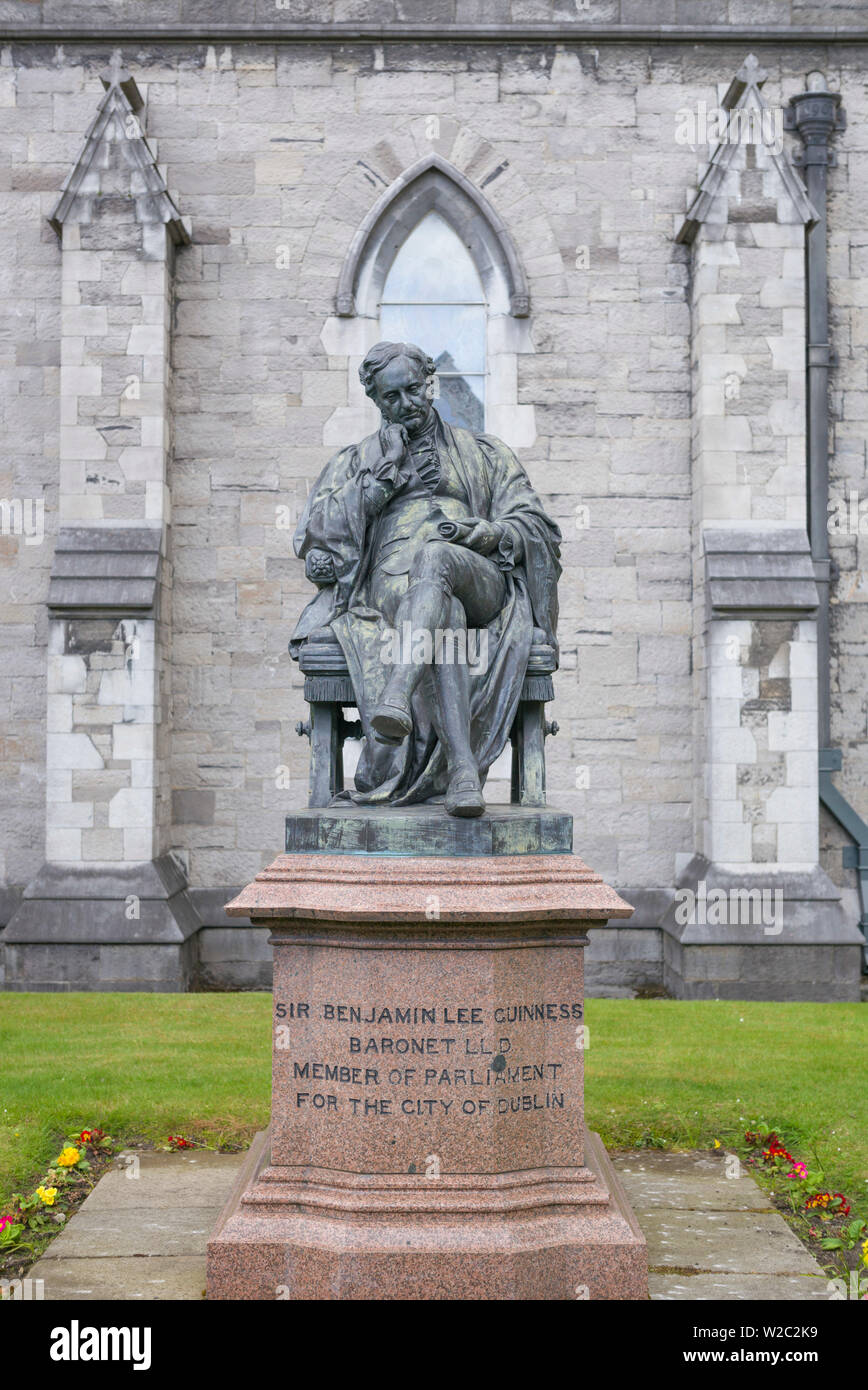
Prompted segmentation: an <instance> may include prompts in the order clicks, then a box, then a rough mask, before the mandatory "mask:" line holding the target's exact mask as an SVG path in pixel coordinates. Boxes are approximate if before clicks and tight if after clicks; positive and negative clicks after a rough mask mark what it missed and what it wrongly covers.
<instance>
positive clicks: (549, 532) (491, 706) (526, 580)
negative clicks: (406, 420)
mask: <svg viewBox="0 0 868 1390" xmlns="http://www.w3.org/2000/svg"><path fill="white" fill-rule="evenodd" d="M437 444H438V452H440V453H441V454H442V451H445V452H446V454H447V455H448V460H449V461H450V462H451V465H452V468H453V469H454V471H455V473H456V474H457V476H458V478H459V480H460V482H461V484H462V485H463V489H464V492H465V494H466V497H467V502H468V512H469V515H471V516H475V517H479V518H482V519H484V520H487V521H495V522H499V523H501V525H502V526H503V527H504V538H503V540H502V541H501V543H500V546H499V548H498V549H497V550H496V551H494V552H493V553H492V554H491V555H490V556H489V559H491V560H493V561H494V563H495V564H496V565H497V566H498V568H499V569H501V571H502V572H503V575H504V579H505V581H506V601H505V603H504V606H503V608H502V609H501V611H500V612H499V613H498V614H497V616H496V617H495V619H494V620H493V621H492V622H491V623H490V624H489V625H488V629H487V663H486V665H485V669H478V670H474V668H473V667H472V666H471V667H470V715H471V723H470V743H471V748H472V749H473V753H474V757H475V758H476V759H477V762H478V765H479V771H480V775H481V776H482V777H484V776H485V774H486V773H487V771H488V769H489V767H490V766H491V764H492V763H493V762H494V760H495V759H496V758H497V757H498V756H499V754H500V753H501V752H502V750H503V748H504V746H505V744H506V740H507V738H508V736H509V731H510V728H511V727H512V722H513V719H514V718H515V713H516V709H517V706H518V701H519V697H520V694H521V687H522V682H523V680H524V675H525V670H526V667H527V660H528V655H529V653H530V647H531V641H532V637H533V628H534V627H537V628H539V629H541V630H542V632H543V633H544V634H545V641H546V642H547V643H549V644H550V645H551V646H553V647H554V648H555V650H557V637H556V632H557V620H558V603H557V582H558V578H559V576H560V573H561V566H560V563H559V555H560V550H559V542H560V539H561V535H560V531H559V530H558V528H557V526H556V525H555V524H554V522H553V521H551V520H550V518H549V517H548V516H547V515H546V513H545V512H544V510H543V507H542V504H541V502H540V500H539V498H538V497H537V495H536V493H535V492H534V490H533V488H532V487H531V485H530V481H529V479H528V476H527V474H526V473H525V471H524V469H523V467H522V465H521V464H520V463H519V461H518V459H517V458H516V457H515V455H514V454H513V452H512V451H511V450H510V449H509V448H507V446H506V445H505V444H503V443H502V442H501V441H500V440H499V439H495V438H493V437H492V436H489V435H485V434H474V433H472V432H471V431H470V430H466V429H459V428H456V427H455V426H451V425H449V424H447V423H446V422H445V421H444V420H442V419H440V418H439V416H438V419H437ZM381 459H382V452H381V447H380V441H379V434H378V433H375V434H372V435H369V436H368V437H367V438H366V439H364V440H362V442H361V443H360V444H358V445H351V446H350V447H349V448H346V449H341V450H340V451H339V452H338V453H337V454H335V455H334V457H333V458H332V459H330V460H329V462H328V463H327V464H326V466H325V468H324V469H323V472H322V473H321V474H320V477H319V478H318V480H317V482H316V484H315V486H314V488H313V490H312V491H311V493H310V496H309V497H308V501H307V505H306V507H305V510H304V513H303V515H302V517H301V520H300V522H299V524H298V528H297V530H296V533H295V537H294V547H295V552H296V554H297V555H298V556H300V557H301V558H305V557H306V556H307V554H308V552H309V551H311V550H317V551H325V552H327V554H328V555H329V556H331V559H332V562H333V565H334V573H335V576H336V582H335V583H333V584H327V585H325V586H324V587H323V588H321V589H320V590H319V592H318V593H317V594H316V596H315V597H314V598H313V599H311V601H310V603H309V604H308V605H307V607H306V608H305V609H304V611H303V612H302V614H301V617H300V619H299V621H298V624H297V626H296V629H295V632H294V633H293V636H292V640H291V642H290V650H291V652H292V653H293V655H294V656H297V654H298V649H299V647H300V646H301V644H302V643H303V642H304V641H305V639H306V638H307V636H308V635H309V634H310V633H311V632H313V631H314V629H316V628H320V627H326V626H329V625H330V626H331V628H332V630H333V632H334V634H335V636H336V637H337V640H338V641H339V643H340V645H341V648H342V650H343V653H344V656H345V658H346V662H347V667H348V669H349V673H350V677H351V679H352V683H353V690H354V692H355V696H356V704H357V707H358V710H359V716H360V718H361V722H362V727H363V730H364V733H365V743H364V749H363V752H362V755H361V757H360V759H359V765H358V768H357V770H356V779H355V780H356V790H355V791H347V792H345V793H342V794H341V796H340V797H339V798H338V799H341V800H351V801H354V802H359V803H385V802H390V803H392V804H394V805H408V804H410V803H414V802H421V801H428V800H431V799H434V798H438V797H442V795H443V793H444V792H445V789H446V785H447V780H448V778H447V767H446V755H445V750H444V749H443V747H442V746H441V745H440V742H439V740H438V738H437V735H436V732H435V730H434V728H433V726H432V722H431V713H430V711H431V707H432V703H433V694H434V692H433V690H432V683H433V682H432V678H431V674H430V670H426V672H425V675H424V676H423V679H422V680H421V681H420V682H419V685H418V686H417V687H416V690H415V692H414V695H413V700H412V713H413V732H412V733H411V734H410V736H409V737H408V738H406V739H405V740H404V741H403V742H402V743H401V744H400V745H398V746H397V747H396V746H392V745H388V744H384V743H382V742H380V741H379V740H378V739H376V737H375V735H374V732H373V730H372V728H371V725H370V713H371V712H372V710H373V708H374V706H375V705H376V704H377V703H378V702H379V700H380V698H381V696H382V693H383V690H384V687H385V683H386V679H387V675H388V670H389V668H388V666H387V665H386V664H384V660H383V649H384V640H385V637H386V634H387V632H388V631H389V625H388V623H387V621H386V619H385V617H384V615H383V614H382V613H381V612H379V611H378V610H377V609H376V607H374V606H373V605H372V603H371V594H370V592H369V590H370V587H371V586H370V584H369V577H370V575H371V572H372V569H373V568H374V566H375V565H376V563H377V559H378V533H380V532H381V531H382V530H383V529H384V527H383V519H384V517H385V514H386V513H387V512H388V509H389V507H391V506H393V505H400V503H401V498H402V493H401V492H398V493H396V494H395V495H394V497H393V498H392V499H391V500H390V501H389V502H387V503H386V506H385V507H384V508H383V510H382V512H380V513H379V514H378V515H376V516H368V514H367V510H366V506H365V501H366V490H367V488H368V487H369V485H370V482H371V479H370V475H371V473H372V472H373V470H374V469H375V468H376V467H377V465H378V464H379V463H380V462H381ZM435 501H436V498H435ZM516 541H518V542H519V544H518V546H516ZM516 556H519V558H518V561H517V563H516V562H515V557H516ZM480 636H481V634H480ZM469 646H470V648H471V650H472V644H469ZM481 649H482V650H485V647H484V645H483V646H482V648H481ZM476 650H480V647H477V648H476ZM480 668H481V663H480Z"/></svg>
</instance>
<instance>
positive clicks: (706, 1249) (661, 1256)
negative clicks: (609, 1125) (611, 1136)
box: [612, 1149, 829, 1302]
mask: <svg viewBox="0 0 868 1390" xmlns="http://www.w3.org/2000/svg"><path fill="white" fill-rule="evenodd" d="M612 1162H613V1164H614V1166H615V1168H616V1170H617V1172H618V1176H619V1177H620V1179H621V1181H622V1182H623V1184H624V1187H625V1189H626V1192H627V1196H628V1197H629V1199H630V1204H631V1206H632V1207H633V1210H634V1212H635V1213H636V1218H637V1220H638V1222H639V1225H640V1226H641V1227H642V1230H643V1231H644V1233H645V1239H646V1240H647V1242H648V1264H649V1268H650V1273H649V1276H648V1288H649V1292H650V1295H651V1297H652V1299H687V1300H706V1299H708V1300H717V1299H739V1300H743V1299H750V1298H760V1299H768V1300H771V1301H774V1302H778V1301H789V1300H792V1299H796V1300H802V1299H814V1298H822V1299H826V1300H828V1298H829V1291H828V1289H827V1287H826V1285H827V1278H826V1275H825V1274H824V1273H823V1271H822V1270H821V1269H820V1266H819V1265H818V1264H817V1262H816V1261H815V1260H814V1258H813V1256H812V1255H809V1253H808V1251H807V1250H806V1249H805V1247H804V1245H803V1244H802V1242H801V1241H800V1240H799V1239H798V1237H797V1236H795V1235H794V1234H793V1232H792V1231H791V1230H790V1228H789V1226H788V1225H787V1223H786V1221H784V1219H783V1217H782V1216H780V1215H779V1213H778V1212H776V1211H775V1209H774V1207H773V1206H772V1204H771V1202H770V1201H769V1199H768V1198H767V1197H766V1196H765V1194H764V1193H763V1192H761V1191H760V1189H759V1188H758V1187H757V1185H756V1183H755V1182H754V1180H753V1178H752V1177H750V1176H749V1175H748V1174H747V1173H746V1172H744V1171H742V1175H741V1176H740V1177H732V1178H728V1177H727V1176H726V1157H725V1155H724V1154H721V1156H720V1157H719V1158H718V1157H711V1156H709V1155H702V1154H695V1153H684V1154H678V1153H663V1152H661V1151H659V1150H647V1149H643V1150H642V1151H641V1152H639V1153H628V1154H618V1155H617V1156H615V1157H613V1160H612Z"/></svg>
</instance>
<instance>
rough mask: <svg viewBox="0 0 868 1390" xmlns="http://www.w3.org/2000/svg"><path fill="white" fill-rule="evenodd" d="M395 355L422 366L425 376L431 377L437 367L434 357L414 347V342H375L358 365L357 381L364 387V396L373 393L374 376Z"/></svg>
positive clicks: (393, 358)
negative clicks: (407, 358)
mask: <svg viewBox="0 0 868 1390" xmlns="http://www.w3.org/2000/svg"><path fill="white" fill-rule="evenodd" d="M396 357H409V359H410V361H411V362H415V363H416V365H417V366H419V367H421V368H422V371H423V372H424V373H425V375H426V377H432V376H433V375H434V373H435V372H436V370H437V368H436V367H435V365H434V359H433V358H432V357H429V356H428V354H427V352H423V351H422V349H421V348H419V347H416V344H415V343H375V344H374V346H373V347H372V348H371V350H370V352H369V353H368V355H367V357H366V358H365V360H364V362H363V363H362V365H361V366H360V367H359V381H360V382H361V383H362V385H363V386H364V388H365V395H366V396H373V395H374V377H375V376H376V375H377V372H381V371H382V370H383V368H384V367H388V365H389V363H390V362H394V360H395V358H396Z"/></svg>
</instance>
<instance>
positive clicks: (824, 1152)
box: [0, 994, 868, 1215]
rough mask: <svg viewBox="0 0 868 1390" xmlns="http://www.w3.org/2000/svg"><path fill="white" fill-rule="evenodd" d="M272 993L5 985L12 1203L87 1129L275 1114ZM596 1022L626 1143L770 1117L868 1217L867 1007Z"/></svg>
mask: <svg viewBox="0 0 868 1390" xmlns="http://www.w3.org/2000/svg"><path fill="white" fill-rule="evenodd" d="M270 1003H271V996H270V995H268V994H181V995H178V994H162V995H161V994H157V995H150V994H29V995H24V994H0V1110H2V1115H0V1202H2V1201H3V1200H5V1199H6V1198H7V1197H8V1196H9V1194H10V1193H11V1192H12V1191H14V1190H16V1189H18V1188H20V1187H22V1186H25V1185H27V1184H29V1183H31V1181H33V1180H35V1179H38V1177H39V1176H41V1173H42V1171H43V1169H44V1167H45V1166H46V1164H47V1163H48V1162H49V1161H50V1160H51V1159H52V1158H53V1157H54V1156H55V1154H56V1152H57V1141H58V1139H59V1138H60V1137H61V1136H62V1135H63V1134H65V1133H67V1132H68V1131H70V1130H73V1129H77V1128H80V1127H81V1126H83V1125H99V1126H100V1127H101V1128H102V1129H104V1130H106V1131H107V1132H108V1133H110V1134H112V1135H113V1136H115V1137H116V1138H118V1139H120V1140H122V1141H124V1142H132V1141H135V1140H136V1139H151V1140H158V1141H159V1140H164V1139H165V1137H166V1136H167V1135H168V1134H169V1133H182V1134H195V1135H197V1136H198V1137H200V1138H207V1139H209V1140H213V1141H214V1142H220V1141H226V1140H238V1139H248V1138H249V1137H250V1136H251V1135H252V1134H253V1133H254V1131H255V1130H256V1129H260V1128H262V1127H263V1126H264V1125H265V1123H266V1122H267V1119H268V1105H269V1094H270V1028H269V1018H270ZM587 1021H588V1026H589V1030H590V1046H589V1049H588V1053H587V1115H588V1122H589V1124H590V1126H591V1128H593V1129H597V1130H599V1131H600V1133H601V1134H602V1136H603V1139H604V1140H605V1142H606V1143H607V1144H608V1145H609V1146H610V1147H613V1148H619V1147H620V1148H626V1147H631V1146H633V1145H636V1144H654V1145H661V1146H664V1147H680V1148H691V1147H709V1146H710V1145H711V1143H712V1142H713V1140H714V1139H719V1140H720V1141H721V1143H723V1144H724V1145H729V1144H731V1143H733V1142H734V1141H735V1140H737V1139H738V1138H740V1136H741V1133H742V1131H743V1130H744V1128H745V1124H746V1122H748V1121H750V1120H755V1119H764V1120H766V1121H767V1122H768V1124H769V1125H772V1126H774V1127H776V1128H777V1129H778V1130H779V1131H780V1132H781V1133H782V1135H783V1136H784V1138H785V1140H786V1142H787V1143H788V1146H789V1147H790V1149H791V1151H792V1152H793V1153H794V1154H796V1156H797V1157H799V1156H806V1157H807V1156H809V1155H810V1153H811V1152H812V1150H814V1149H816V1152H817V1153H818V1155H819V1157H820V1159H821V1161H822V1163H823V1164H824V1166H825V1169H826V1174H827V1177H828V1179H829V1182H830V1184H831V1185H832V1186H833V1187H834V1188H836V1189H840V1190H841V1191H843V1192H845V1193H846V1194H847V1195H848V1197H849V1198H850V1199H851V1201H854V1211H856V1210H858V1211H859V1213H860V1214H862V1215H868V1183H866V1178H868V1008H866V1007H865V1006H864V1005H859V1004H744V1003H734V1004H733V1003H716V1002H715V1003H686V1002H681V1001H675V1000H622V999H617V1000H593V999H592V1000H590V1001H589V1003H588V1008H587ZM742 1117H743V1118H742ZM857 1204H858V1205H857Z"/></svg>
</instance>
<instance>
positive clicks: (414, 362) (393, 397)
mask: <svg viewBox="0 0 868 1390" xmlns="http://www.w3.org/2000/svg"><path fill="white" fill-rule="evenodd" d="M435 370H436V368H435V366H434V362H433V360H432V359H431V358H430V357H429V356H428V354H427V353H426V352H423V351H422V349H421V348H418V347H416V346H415V344H414V343H377V344H376V346H374V347H372V348H371V350H370V352H369V353H368V355H367V357H366V358H365V360H364V362H363V363H362V365H361V367H360V368H359V378H360V380H361V383H362V385H363V386H364V388H365V394H366V395H368V396H370V398H371V400H372V401H373V402H374V404H375V405H376V406H377V408H378V410H379V411H380V413H381V414H382V415H383V416H384V418H385V419H386V420H389V421H391V422H392V423H394V424H396V425H403V426H404V427H405V429H406V430H407V432H408V433H409V434H418V433H419V431H420V430H424V429H425V428H426V427H427V426H428V425H429V424H430V423H431V419H432V415H433V410H434V407H433V406H432V404H431V384H430V383H431V379H432V377H433V376H434V372H435Z"/></svg>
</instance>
